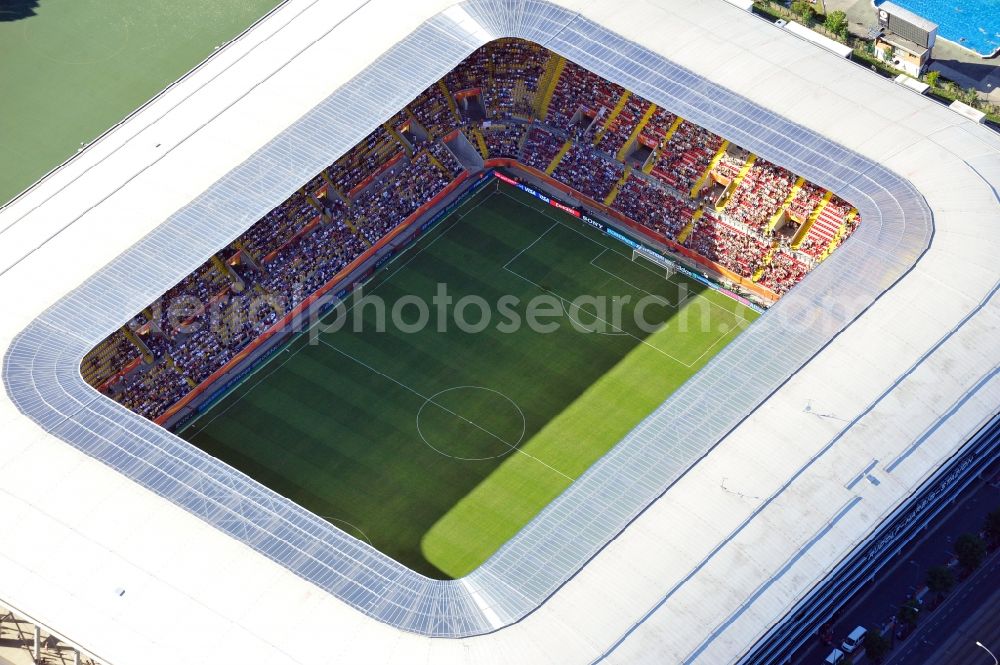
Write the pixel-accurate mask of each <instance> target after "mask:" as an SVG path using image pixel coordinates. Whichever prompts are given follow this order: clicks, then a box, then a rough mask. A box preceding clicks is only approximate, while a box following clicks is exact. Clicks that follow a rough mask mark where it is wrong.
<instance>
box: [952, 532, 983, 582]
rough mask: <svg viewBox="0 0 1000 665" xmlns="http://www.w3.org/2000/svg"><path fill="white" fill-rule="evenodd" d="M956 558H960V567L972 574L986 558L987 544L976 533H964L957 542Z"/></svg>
mask: <svg viewBox="0 0 1000 665" xmlns="http://www.w3.org/2000/svg"><path fill="white" fill-rule="evenodd" d="M955 556H957V557H958V565H960V566H961V567H962V568H964V569H965V571H966V572H967V573H971V572H972V571H973V570H975V569H976V568H979V564H981V563H982V562H983V559H985V558H986V543H984V542H983V539H982V538H980V537H979V536H977V535H976V534H974V533H963V534H962V535H961V536H959V537H958V540H956V541H955Z"/></svg>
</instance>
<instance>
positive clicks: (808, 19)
mask: <svg viewBox="0 0 1000 665" xmlns="http://www.w3.org/2000/svg"><path fill="white" fill-rule="evenodd" d="M792 13H794V14H798V15H799V16H800V17H802V20H803V21H805V23H806V25H812V22H813V19H815V18H816V10H815V9H813V6H812V5H811V4H810V3H809V2H808V1H807V0H795V1H794V2H793V3H792Z"/></svg>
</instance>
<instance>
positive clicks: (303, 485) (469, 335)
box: [180, 183, 757, 578]
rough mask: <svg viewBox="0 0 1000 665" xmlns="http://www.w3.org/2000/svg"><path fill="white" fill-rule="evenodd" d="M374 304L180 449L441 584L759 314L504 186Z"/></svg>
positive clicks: (228, 405)
mask: <svg viewBox="0 0 1000 665" xmlns="http://www.w3.org/2000/svg"><path fill="white" fill-rule="evenodd" d="M442 291H445V292H446V293H447V295H448V296H449V297H450V298H451V299H452V300H451V304H450V306H448V307H447V308H445V307H443V306H441V302H442V300H441V298H440V296H441V294H442ZM363 293H364V294H365V297H366V300H363V301H361V302H360V303H359V302H358V301H357V300H354V299H351V298H349V299H348V300H347V301H345V303H344V307H343V308H341V311H339V312H338V311H333V312H331V313H329V314H328V315H327V316H326V317H325V318H324V319H322V320H321V321H320V322H319V324H318V325H317V326H315V327H314V328H312V329H311V330H310V331H308V332H306V333H303V334H301V335H299V336H297V337H296V338H295V339H293V340H292V341H291V342H290V343H288V345H287V346H286V347H285V348H284V349H282V350H280V351H279V352H277V353H275V354H274V355H273V356H272V357H271V359H269V360H268V361H267V362H266V363H265V364H263V365H262V366H261V367H259V368H258V369H257V370H256V371H255V372H254V373H253V374H251V375H250V377H249V378H248V379H247V380H246V381H244V382H243V383H242V384H241V385H239V386H238V387H237V388H236V389H234V390H233V391H232V392H230V393H229V394H228V395H226V396H225V397H224V398H222V399H221V400H219V401H218V402H217V403H216V404H214V405H213V406H212V407H211V408H210V409H209V410H208V411H207V412H206V413H204V414H203V415H201V416H200V417H199V419H198V420H196V421H194V422H193V423H192V424H191V425H189V426H188V427H187V429H185V430H184V431H182V432H181V433H180V434H181V436H183V437H184V438H186V439H188V440H189V441H191V442H192V443H193V444H194V445H196V446H198V447H199V448H201V449H202V450H204V451H206V452H208V453H209V454H211V455H214V456H216V457H218V458H219V459H221V460H223V461H225V462H227V463H229V464H231V465H232V466H234V467H236V468H237V469H239V470H241V471H243V472H244V473H246V474H248V475H250V476H251V477H253V478H255V479H257V480H258V481H259V482H261V483H263V484H264V485H267V486H268V487H270V488H271V489H273V490H274V491H276V492H278V493H280V494H282V495H284V496H286V497H288V498H290V499H292V500H293V501H295V502H297V503H299V504H300V505H302V506H304V507H305V508H307V509H308V510H310V511H312V512H314V513H315V514H317V515H319V516H322V517H323V518H325V519H327V520H329V521H330V522H331V523H332V524H334V525H336V526H337V527H339V528H341V529H343V530H345V531H346V532H348V533H350V534H351V535H353V536H355V537H357V538H360V539H362V540H365V541H367V542H369V543H370V544H371V545H372V546H374V547H376V548H377V549H379V550H381V551H382V552H384V553H385V554H387V555H389V556H391V557H392V558H394V559H396V560H398V561H400V562H402V563H404V564H406V565H407V566H410V567H411V568H413V569H414V570H416V571H418V572H421V573H424V574H426V575H428V576H431V577H436V578H448V577H460V576H462V575H465V574H466V573H468V572H470V571H471V570H473V569H474V568H476V567H477V566H478V565H479V564H481V563H482V562H483V561H485V560H486V559H487V558H489V556H490V555H491V554H493V553H494V552H495V551H496V550H497V548H499V547H500V546H501V545H503V543H504V542H506V541H507V540H508V539H509V538H510V537H511V536H513V535H514V534H515V533H516V532H517V531H518V530H519V529H520V528H521V527H522V526H524V525H525V524H526V523H527V522H529V521H530V520H531V519H532V518H533V517H534V516H535V515H536V514H537V513H538V512H539V511H540V510H541V509H542V508H544V507H545V505H546V504H548V503H549V502H550V501H552V500H553V499H554V498H555V497H556V496H557V495H559V493H561V492H562V491H563V490H565V489H566V488H567V487H568V486H569V485H570V484H571V483H572V482H573V480H574V479H575V478H577V477H579V476H580V475H581V474H582V473H583V472H584V471H585V470H586V469H587V468H588V467H589V466H590V465H591V464H593V463H594V462H595V461H596V460H597V459H598V458H599V457H600V456H601V455H602V454H604V453H605V452H607V451H608V450H609V449H610V448H611V447H613V446H614V445H615V444H616V443H617V442H618V441H619V440H620V439H621V438H622V437H623V436H624V435H625V434H627V433H628V431H629V430H630V429H632V428H633V427H634V426H635V425H637V424H638V423H639V422H640V421H641V420H642V419H643V417H645V416H646V415H648V414H649V413H650V412H651V411H652V410H653V409H654V408H655V407H656V406H658V405H659V404H660V403H661V402H662V401H663V400H664V399H665V398H666V397H667V396H668V395H669V394H670V393H671V392H672V391H674V390H675V389H676V388H678V387H679V386H680V385H681V384H682V383H683V382H684V381H686V380H687V379H688V378H689V377H690V376H691V375H693V374H694V373H695V372H697V371H698V369H699V368H701V367H702V366H703V365H704V364H705V363H706V362H708V360H709V359H710V358H711V357H712V356H713V355H714V354H716V353H717V352H718V351H719V350H720V349H722V348H723V347H724V346H725V345H726V344H727V343H728V342H729V341H731V340H732V339H733V338H734V337H735V336H736V335H738V334H739V332H740V331H741V330H743V329H744V328H745V327H746V325H748V324H749V323H750V322H752V321H753V320H754V319H755V318H756V316H757V314H756V313H755V312H754V311H752V310H750V309H748V308H746V307H744V306H742V305H740V304H739V303H737V302H735V301H733V300H731V299H729V298H726V297H725V296H723V295H721V294H719V293H716V292H714V291H711V290H707V289H704V287H702V286H701V285H699V284H698V283H697V282H694V281H693V280H689V279H687V278H685V277H681V276H677V275H674V276H671V277H670V278H669V279H668V278H667V277H666V275H665V273H664V271H663V269H661V268H659V267H658V266H656V265H654V264H651V263H647V262H644V261H642V260H638V261H633V260H632V253H631V249H630V248H628V247H627V246H625V245H624V244H621V243H620V242H618V241H615V240H613V239H611V238H608V237H607V236H605V235H603V234H602V233H600V232H599V231H597V230H596V229H592V228H590V227H588V226H585V225H584V224H582V223H580V222H579V221H577V220H575V219H573V218H571V217H569V216H568V215H565V214H564V213H561V212H559V211H557V210H554V209H552V208H549V207H546V206H544V205H543V204H542V203H541V202H539V201H537V200H536V199H533V198H531V197H529V196H528V195H527V194H524V193H522V192H520V191H517V190H515V189H513V188H510V187H508V186H506V185H500V184H498V183H491V184H489V185H487V186H486V187H485V188H484V189H483V190H482V191H480V192H479V193H477V194H476V195H474V196H473V197H471V198H470V199H469V200H467V201H465V202H464V203H463V204H462V206H461V207H459V208H458V209H457V210H456V211H454V212H453V213H452V214H451V215H449V216H448V217H447V218H445V219H444V220H442V221H441V222H440V223H439V224H438V225H437V226H435V227H434V228H433V229H432V230H431V231H429V232H427V233H426V234H425V235H424V236H423V237H421V238H420V239H419V240H418V241H417V242H416V243H415V244H413V245H412V246H411V247H410V248H409V249H408V250H407V251H405V252H403V253H402V254H400V255H399V256H397V257H395V258H394V259H393V260H392V261H391V262H389V263H388V264H387V265H385V266H383V267H382V268H381V269H380V270H379V271H378V272H377V273H376V274H375V276H374V277H373V278H372V279H371V280H370V281H369V282H368V283H367V284H366V285H365V286H364V288H363ZM435 298H438V300H435ZM379 302H381V303H383V305H384V306H383V307H381V308H380V307H379ZM419 303H426V305H427V306H426V307H424V308H423V309H421V305H420V304H419ZM463 303H464V304H463ZM442 312H446V313H445V314H443V313H442ZM394 313H395V314H397V315H398V316H393V314H394ZM424 314H429V316H424Z"/></svg>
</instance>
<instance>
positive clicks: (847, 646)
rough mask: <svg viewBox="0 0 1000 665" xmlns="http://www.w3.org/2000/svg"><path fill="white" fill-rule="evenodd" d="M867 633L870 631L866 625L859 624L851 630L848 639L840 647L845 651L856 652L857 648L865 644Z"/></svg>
mask: <svg viewBox="0 0 1000 665" xmlns="http://www.w3.org/2000/svg"><path fill="white" fill-rule="evenodd" d="M867 634H868V631H867V630H866V629H865V627H864V626H858V627H857V628H855V629H854V630H852V631H851V634H850V635H848V636H847V639H846V640H844V642H843V644H841V645H840V648H841V649H843V650H844V653H854V651H855V649H857V648H858V647H859V646H861V645H862V644H864V642H865V635H867Z"/></svg>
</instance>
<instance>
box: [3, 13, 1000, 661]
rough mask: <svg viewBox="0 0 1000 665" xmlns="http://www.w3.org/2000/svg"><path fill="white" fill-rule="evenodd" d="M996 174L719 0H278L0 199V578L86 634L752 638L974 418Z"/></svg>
mask: <svg viewBox="0 0 1000 665" xmlns="http://www.w3.org/2000/svg"><path fill="white" fill-rule="evenodd" d="M411 4H417V3H411ZM998 186H1000V139H998V138H997V136H996V134H994V133H992V132H990V131H989V130H988V129H986V128H984V127H982V126H978V125H975V124H973V123H972V122H970V121H968V120H966V119H965V118H963V117H961V116H960V115H958V114H955V113H953V112H952V111H950V110H949V109H947V108H944V107H940V106H937V105H934V104H933V103H931V102H929V101H927V100H926V99H924V98H922V97H921V96H919V95H918V94H915V93H913V92H912V91H910V90H908V89H906V88H905V87H903V86H899V85H896V84H893V83H891V82H889V81H883V80H880V79H878V78H877V77H874V76H872V75H871V73H870V72H868V71H866V70H865V69H863V68H860V67H858V66H856V65H854V64H852V63H850V62H846V61H843V60H840V59H838V58H837V57H836V56H834V55H833V54H831V53H828V52H826V51H824V50H822V49H820V48H818V47H816V46H815V45H813V44H811V43H809V42H806V41H803V40H801V39H799V38H798V37H796V36H794V35H792V34H789V33H786V32H781V31H778V30H776V29H775V28H773V27H772V26H771V25H769V24H767V23H766V22H763V21H761V20H759V19H757V18H756V17H754V16H753V15H751V14H748V13H746V12H744V11H743V10H741V9H740V8H738V7H735V6H732V5H729V4H727V3H725V2H722V1H721V0H700V1H699V2H694V3H684V4H683V5H679V4H677V3H631V4H627V5H623V4H622V3H612V2H604V1H603V0H597V1H593V2H587V3H575V2H540V1H534V0H518V1H510V2H501V1H495V0H467V1H465V2H459V3H455V2H428V3H419V4H417V6H400V5H397V4H396V3H392V2H389V1H388V0H369V1H368V2H363V3H353V4H345V3H325V2H317V1H308V0H288V1H287V2H285V3H283V4H282V5H280V6H279V7H278V8H277V9H275V10H274V11H273V12H271V13H270V14H268V15H267V16H266V17H264V18H263V19H262V20H261V21H259V22H258V23H256V24H255V25H254V26H252V27H251V28H250V29H248V30H247V31H246V32H244V33H242V34H241V35H240V36H239V37H238V38H237V39H235V40H233V41H232V42H230V43H228V44H227V45H225V46H224V47H223V48H220V49H219V50H218V51H217V53H216V54H215V55H214V56H213V57H211V58H209V59H208V60H206V61H205V62H204V63H202V64H201V65H200V66H199V67H197V68H196V69H194V70H192V71H191V72H190V73H189V74H187V75H186V76H185V77H183V78H182V79H180V80H179V81H177V82H176V83H174V84H172V85H171V86H170V87H168V88H167V89H166V90H164V91H163V92H162V93H161V94H160V95H158V96H157V97H156V98H154V99H153V100H151V101H150V102H148V103H147V104H146V105H144V106H143V107H141V108H140V109H139V110H137V111H136V112H135V113H134V114H132V115H131V116H129V117H128V118H126V119H125V120H124V121H122V122H121V123H120V124H118V125H116V126H115V127H113V128H112V129H111V130H109V131H108V132H106V133H105V134H104V135H102V137H101V138H100V139H99V140H97V141H95V142H94V143H92V144H91V145H89V146H88V147H87V148H86V149H85V150H83V151H82V152H80V153H79V154H78V155H77V156H76V157H75V158H74V159H71V160H69V161H68V162H66V163H65V164H63V165H62V166H61V167H59V168H58V169H56V170H55V171H53V172H52V173H50V174H49V175H48V176H46V177H45V178H43V179H42V180H41V181H39V182H38V183H36V184H35V185H34V186H33V187H32V188H30V189H29V190H27V191H26V192H25V193H24V194H22V195H21V196H19V197H18V198H17V199H15V200H14V201H13V202H11V203H10V204H8V205H7V206H5V207H4V208H3V209H0V238H2V243H0V247H2V253H0V255H2V257H3V271H2V273H0V289H2V292H3V295H4V302H5V303H7V310H6V314H5V316H4V317H3V319H2V326H0V340H2V348H3V354H2V357H3V366H2V375H3V386H4V398H3V401H2V403H0V404H2V407H0V408H2V410H0V413H2V416H3V431H4V434H3V439H4V441H5V443H7V444H8V445H6V446H4V447H3V454H4V463H3V465H2V466H0V474H2V484H0V487H2V488H3V492H2V495H0V496H2V501H3V506H4V507H5V508H6V512H7V515H8V519H7V520H6V527H7V533H6V534H5V538H4V540H3V545H2V547H0V556H2V560H3V563H4V567H5V570H6V571H7V572H8V574H7V576H6V579H5V583H4V585H3V588H0V602H2V603H3V604H4V605H5V606H8V607H10V608H12V609H15V610H16V611H18V612H19V613H20V614H22V615H23V616H26V617H30V618H31V619H32V620H33V621H36V622H37V623H38V624H40V625H43V626H45V627H46V628H47V629H48V630H50V631H51V632H52V633H54V634H58V635H59V636H60V638H61V639H64V640H65V641H66V642H68V643H71V644H73V645H75V646H76V647H77V648H79V649H80V650H81V651H83V652H84V653H86V654H89V655H91V656H93V657H94V658H96V659H97V660H99V661H100V662H102V663H107V664H108V665H114V664H121V663H132V662H144V663H159V662H163V663H167V662H178V661H182V662H191V663H200V662H206V663H207V662H216V663H217V662H225V663H230V662H231V663H235V662H241V661H246V662H254V663H319V662H331V661H334V662H340V661H344V662H366V663H367V662H372V663H376V662H407V663H408V662H414V661H417V660H421V661H428V662H435V663H437V662H466V663H489V662H524V663H535V662H539V663H540V662H558V663H576V662H581V663H582V662H598V661H608V662H678V663H681V662H685V663H686V662H704V663H721V662H746V663H751V662H752V663H764V662H784V659H785V658H787V656H786V654H787V653H789V652H790V651H791V650H794V648H795V647H796V646H797V645H799V644H802V643H803V642H804V641H805V640H807V639H809V637H810V636H811V635H813V634H815V631H816V627H817V625H819V624H820V623H822V622H823V620H824V619H825V618H826V617H827V616H829V615H830V614H831V613H832V612H834V611H836V610H837V608H839V607H840V606H841V605H842V604H843V603H844V602H845V600H846V599H847V598H849V597H850V596H851V595H852V594H853V593H855V592H856V591H857V589H858V588H859V587H860V586H862V585H864V584H865V583H866V581H867V580H869V579H871V578H872V576H874V575H875V574H877V572H878V570H879V568H880V567H881V566H882V565H884V563H885V561H886V560H887V559H888V555H889V553H891V552H892V551H893V550H896V549H898V548H899V547H901V546H902V545H903V544H904V543H906V542H907V541H908V540H909V539H911V538H913V536H914V534H915V533H916V532H917V531H918V530H919V529H920V528H921V525H923V524H926V522H927V521H928V520H930V519H931V518H932V517H933V516H934V515H935V514H936V512H937V511H939V510H941V508H942V506H944V505H945V504H947V502H948V500H949V497H950V496H952V495H953V494H954V492H956V491H958V489H960V488H961V487H962V486H963V485H964V484H965V483H967V482H969V479H970V478H972V477H973V476H975V474H977V473H978V472H979V471H981V470H982V469H983V468H984V467H985V466H987V465H989V464H990V463H991V462H992V461H994V460H995V459H996V456H997V445H996V442H997V438H998V434H997V425H998V421H997V415H998V413H997V404H998V401H1000V400H998V393H1000V381H998V379H997V374H998V358H1000V341H998V340H1000V335H998V334H997V333H998V331H997V328H998V323H1000V321H998V317H997V309H996V304H995V303H994V301H993V296H994V295H995V293H996V291H997V289H998V285H1000V281H998V274H997V269H996V268H997V259H996V257H997V255H998V251H1000V242H998V241H1000V224H998V223H1000V194H998ZM442 287H447V288H448V289H450V291H449V294H448V297H449V298H452V299H453V301H454V304H455V308H454V309H453V310H452V311H451V312H450V313H449V314H450V315H453V316H454V319H455V321H457V323H458V324H464V325H465V327H470V325H471V327H474V328H476V330H467V329H465V328H463V327H462V325H458V329H457V330H456V329H451V328H449V329H447V330H444V328H445V327H446V326H445V322H444V321H442V320H435V321H434V325H432V326H430V327H428V326H427V325H426V322H424V324H421V325H413V321H414V319H413V314H414V313H416V314H417V320H418V321H419V320H422V319H423V318H424V316H423V315H424V314H425V313H429V312H430V311H431V309H430V308H429V307H428V308H425V309H421V307H422V306H423V304H425V303H434V302H435V301H434V298H435V297H437V296H438V295H440V294H441V289H442ZM362 294H366V295H365V296H362ZM366 298H367V299H366ZM474 298H479V299H480V300H479V301H476V302H477V306H476V307H475V308H474V309H477V310H478V311H477V313H476V317H475V318H476V322H475V324H470V323H469V321H468V320H467V319H465V318H463V316H462V308H461V306H460V303H462V302H463V301H466V302H473V299H474ZM503 298H511V299H512V300H509V301H507V302H508V304H510V303H511V302H513V305H511V306H510V307H508V308H507V309H505V310H503V311H504V312H505V313H506V316H507V320H506V321H503V322H498V321H497V320H496V318H495V317H493V318H491V314H492V313H491V312H490V311H489V307H490V306H491V304H492V303H494V302H496V303H501V302H502V300H503ZM480 301H481V306H480ZM543 301H544V302H545V303H547V304H548V306H549V307H548V309H549V312H550V314H552V317H551V318H553V319H558V322H556V323H552V326H553V327H550V328H548V329H546V330H545V331H543V330H541V326H539V325H520V323H521V322H523V321H528V322H531V321H532V317H533V312H534V313H537V312H535V310H536V309H537V307H536V305H538V304H539V303H541V302H543ZM449 302H452V301H449ZM380 303H384V304H385V306H386V307H387V308H388V309H390V310H391V312H392V317H391V318H392V319H393V322H392V324H393V325H392V326H390V328H389V329H388V330H385V329H384V328H383V327H382V326H379V325H377V324H378V323H379V321H376V319H379V317H380V316H381V314H384V312H382V313H381V314H380V312H379V309H378V307H379V304H380ZM403 303H408V305H409V312H408V314H407V315H406V316H403V314H404V313H406V311H407V307H406V306H405V305H403ZM606 303H612V304H618V305H620V311H616V312H614V314H619V315H622V316H615V315H613V314H611V313H609V310H607V309H602V307H603V305H604V304H606ZM499 309H500V308H498V310H499ZM468 310H469V308H468V307H466V308H465V310H464V312H465V313H466V314H467V313H468ZM644 314H648V315H649V317H648V318H647V319H643V315H644ZM352 316H353V318H351V317H352ZM515 318H516V320H517V322H518V325H516V326H511V327H510V329H506V328H504V327H503V326H504V323H509V322H511V321H513V320H514V319H515ZM641 319H643V320H642V321H641V323H646V324H648V326H643V325H640V320H641ZM345 321H346V323H345ZM595 333H596V334H595ZM304 636H308V639H303V638H304ZM317 638H318V639H317Z"/></svg>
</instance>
